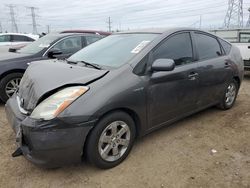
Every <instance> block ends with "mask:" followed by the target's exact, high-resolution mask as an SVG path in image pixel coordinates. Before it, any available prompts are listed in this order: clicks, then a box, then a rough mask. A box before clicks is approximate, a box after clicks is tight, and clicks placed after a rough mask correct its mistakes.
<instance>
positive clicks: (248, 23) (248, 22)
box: [246, 8, 250, 27]
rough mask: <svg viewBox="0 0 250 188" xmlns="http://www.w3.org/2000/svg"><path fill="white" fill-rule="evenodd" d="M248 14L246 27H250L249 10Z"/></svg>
mask: <svg viewBox="0 0 250 188" xmlns="http://www.w3.org/2000/svg"><path fill="white" fill-rule="evenodd" d="M248 12H249V17H248V20H247V23H246V27H250V8H249V9H248Z"/></svg>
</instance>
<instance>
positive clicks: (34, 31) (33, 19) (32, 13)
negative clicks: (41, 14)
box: [27, 7, 38, 34]
mask: <svg viewBox="0 0 250 188" xmlns="http://www.w3.org/2000/svg"><path fill="white" fill-rule="evenodd" d="M27 9H30V11H31V18H32V28H33V34H37V33H38V32H37V23H36V14H35V10H36V9H38V8H36V7H27Z"/></svg>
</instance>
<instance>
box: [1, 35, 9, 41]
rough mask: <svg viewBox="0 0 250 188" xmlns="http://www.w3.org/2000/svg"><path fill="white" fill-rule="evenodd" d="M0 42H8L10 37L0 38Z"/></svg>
mask: <svg viewBox="0 0 250 188" xmlns="http://www.w3.org/2000/svg"><path fill="white" fill-rule="evenodd" d="M0 42H10V35H2V36H0Z"/></svg>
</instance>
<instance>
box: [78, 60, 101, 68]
mask: <svg viewBox="0 0 250 188" xmlns="http://www.w3.org/2000/svg"><path fill="white" fill-rule="evenodd" d="M76 63H83V64H85V65H86V66H91V67H93V68H95V69H98V70H101V69H102V68H101V66H100V65H97V64H94V63H88V62H85V61H78V62H76Z"/></svg>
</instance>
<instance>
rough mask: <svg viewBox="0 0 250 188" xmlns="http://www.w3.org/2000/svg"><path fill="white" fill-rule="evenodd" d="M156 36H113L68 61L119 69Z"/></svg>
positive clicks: (79, 52)
mask: <svg viewBox="0 0 250 188" xmlns="http://www.w3.org/2000/svg"><path fill="white" fill-rule="evenodd" d="M156 36H157V34H117V35H111V36H109V37H106V38H104V39H102V40H100V41H98V42H95V43H94V44H91V45H90V46H87V47H86V48H84V49H82V50H80V51H78V52H77V53H75V54H74V55H72V56H71V57H70V58H69V59H68V60H69V61H72V62H79V61H84V62H88V63H92V64H98V65H101V66H108V67H119V66H121V65H123V64H125V63H126V62H127V61H128V60H130V59H131V58H132V57H133V56H135V55H136V54H138V53H139V52H140V51H141V50H142V49H143V48H144V47H145V46H146V45H147V44H149V43H150V42H151V41H152V40H153V39H154V38H155V37H156Z"/></svg>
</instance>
